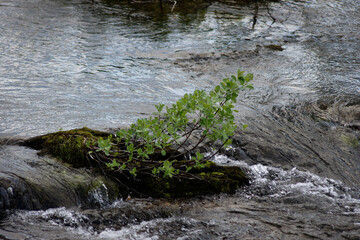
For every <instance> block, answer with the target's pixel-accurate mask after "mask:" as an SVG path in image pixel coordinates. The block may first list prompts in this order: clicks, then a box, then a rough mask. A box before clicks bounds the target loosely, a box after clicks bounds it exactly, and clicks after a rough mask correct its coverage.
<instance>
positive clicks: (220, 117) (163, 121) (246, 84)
mask: <svg viewBox="0 0 360 240" xmlns="http://www.w3.org/2000/svg"><path fill="white" fill-rule="evenodd" d="M252 79H253V75H252V74H247V75H245V74H244V72H242V71H240V70H238V72H237V75H236V76H235V75H232V76H231V77H230V78H225V79H223V81H222V82H221V83H220V84H219V85H217V86H216V87H215V88H214V89H213V90H212V91H210V92H205V91H204V90H195V91H194V92H193V93H190V94H185V95H184V96H183V97H182V98H180V99H179V100H178V101H177V102H176V103H174V104H172V106H171V107H169V106H165V105H164V104H159V105H155V108H156V110H157V113H155V114H154V116H153V117H149V118H145V119H138V120H137V122H136V123H134V124H132V125H131V126H130V128H129V129H123V130H120V131H118V132H117V133H116V135H115V136H114V138H113V137H112V136H111V135H110V136H109V137H108V138H106V139H102V138H100V139H99V140H98V142H97V143H92V144H93V147H94V148H96V152H103V153H104V154H105V155H106V156H107V157H109V156H110V157H112V161H108V162H107V163H106V164H107V166H108V167H109V168H111V169H112V170H114V171H120V172H122V171H127V172H129V173H130V174H132V175H133V176H134V177H135V176H136V175H137V173H138V172H141V171H142V170H144V169H149V167H148V164H149V163H151V164H152V167H151V168H152V170H151V174H152V175H153V176H161V175H160V173H163V175H162V177H164V178H167V177H169V178H172V177H173V176H174V175H177V174H179V173H187V172H189V171H191V170H192V169H201V168H203V167H204V166H205V163H206V161H208V160H209V159H210V158H211V157H213V156H214V155H215V154H216V153H217V152H218V151H219V150H220V149H221V148H225V147H227V146H229V145H230V144H231V142H232V141H231V137H232V136H233V134H234V132H235V130H236V129H237V126H236V124H235V123H234V115H233V112H237V111H236V110H234V109H233V108H234V104H235V103H236V101H237V97H238V95H239V92H240V91H241V90H245V89H253V85H252V84H250V81H251V80H252ZM244 126H246V125H244ZM215 141H220V142H221V144H220V146H221V147H219V149H218V150H217V151H215V153H214V154H212V155H209V156H208V157H204V155H203V154H202V153H201V152H200V150H199V148H200V146H203V145H204V144H207V143H213V142H215ZM90 145H91V144H90ZM89 154H92V152H90V153H89ZM186 156H190V158H187V159H188V160H186V164H185V165H184V164H183V163H182V164H180V165H179V164H178V163H177V160H182V162H183V160H184V159H186ZM143 165H147V166H146V167H145V166H143ZM142 167H143V168H142Z"/></svg>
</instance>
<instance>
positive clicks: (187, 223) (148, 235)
mask: <svg viewBox="0 0 360 240" xmlns="http://www.w3.org/2000/svg"><path fill="white" fill-rule="evenodd" d="M196 223H198V221H196V220H194V219H187V218H174V217H173V218H165V219H164V218H159V219H153V220H150V221H143V222H141V223H140V224H137V225H129V226H126V227H123V228H121V229H120V230H114V229H106V230H104V231H102V232H101V233H99V234H98V235H97V236H96V237H97V238H98V239H130V240H137V239H143V240H158V239H161V238H162V236H164V235H165V236H168V234H169V233H168V229H169V228H168V227H167V226H168V225H171V227H170V229H171V228H174V225H177V226H178V228H179V229H178V231H176V234H175V235H176V237H175V236H174V239H177V240H182V239H188V236H189V235H191V236H194V235H195V236H196V235H197V234H199V233H201V232H202V231H201V230H199V229H192V226H193V225H194V224H196ZM175 228H176V227H175ZM180 232H181V234H180ZM180 235H182V236H180ZM168 237H169V239H170V238H171V236H168Z"/></svg>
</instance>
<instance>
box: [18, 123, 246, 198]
mask: <svg viewBox="0 0 360 240" xmlns="http://www.w3.org/2000/svg"><path fill="white" fill-rule="evenodd" d="M109 135H110V134H109V133H105V132H100V131H95V130H92V129H89V128H81V129H74V130H70V131H60V132H56V133H50V134H47V135H43V136H38V137H34V138H31V139H28V140H26V141H25V142H24V143H23V145H25V146H28V147H32V148H35V149H38V150H40V152H39V153H40V154H49V155H51V156H54V157H56V158H58V159H60V160H61V161H63V162H65V163H67V164H71V165H72V166H74V167H92V168H93V169H94V170H95V171H98V172H102V173H103V174H105V175H106V176H107V177H109V178H112V179H113V180H114V181H115V182H117V183H118V187H119V188H117V187H114V186H112V187H111V191H114V189H115V190H116V191H117V193H119V194H120V195H123V196H127V195H128V194H130V195H132V196H142V197H148V196H151V197H167V198H173V197H193V196H197V195H204V194H214V193H220V192H224V193H234V192H235V191H236V189H238V188H239V187H241V186H243V185H244V184H247V183H248V179H247V177H246V176H245V174H244V173H243V172H242V170H241V169H240V168H238V167H226V166H217V165H215V164H214V163H213V162H211V161H208V162H207V163H206V164H204V166H203V167H202V168H198V169H196V168H192V169H191V170H190V171H185V166H186V164H188V162H189V161H186V160H184V158H181V157H180V158H179V160H178V161H176V162H175V163H174V164H177V165H178V168H180V169H181V166H182V167H183V168H184V169H183V170H184V171H181V172H180V174H177V175H174V176H173V177H172V178H169V177H163V176H162V175H161V174H158V175H157V176H154V175H153V174H152V172H151V171H152V169H153V168H154V167H155V166H156V164H157V163H156V161H148V162H143V163H142V165H141V166H138V167H137V168H138V170H137V174H136V176H134V175H133V174H131V173H130V172H129V171H127V170H124V171H113V170H111V169H110V168H108V167H107V166H106V163H109V162H111V161H112V160H113V159H115V160H116V161H118V162H121V161H124V162H125V161H127V160H128V159H126V158H124V159H119V158H118V156H111V155H110V156H105V155H104V154H103V153H100V152H99V153H97V154H95V156H96V157H94V155H93V154H92V155H91V154H89V151H93V153H94V152H96V151H95V149H92V147H91V146H95V145H92V144H90V145H89V142H93V143H96V142H97V141H98V139H99V138H107V137H108V136H109ZM114 141H115V140H114ZM113 145H114V146H115V147H121V145H119V144H116V143H115V142H114V143H113ZM157 161H160V162H161V159H157ZM100 182H103V181H100ZM100 185H102V184H100ZM91 187H92V188H93V189H96V184H95V183H94V184H92V185H91ZM117 189H120V190H119V191H118V190H117ZM88 191H91V189H88Z"/></svg>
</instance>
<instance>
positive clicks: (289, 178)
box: [213, 155, 360, 204]
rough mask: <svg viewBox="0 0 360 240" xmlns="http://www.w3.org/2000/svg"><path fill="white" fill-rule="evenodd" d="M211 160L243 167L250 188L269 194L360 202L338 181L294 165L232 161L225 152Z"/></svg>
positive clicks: (277, 196) (271, 195)
mask: <svg viewBox="0 0 360 240" xmlns="http://www.w3.org/2000/svg"><path fill="white" fill-rule="evenodd" d="M213 161H214V162H215V163H217V164H219V165H227V166H238V167H241V168H243V169H244V170H245V171H247V172H248V175H249V177H250V179H251V180H250V181H251V184H250V185H251V186H250V189H251V188H252V189H259V188H262V187H263V188H266V195H267V196H268V197H272V198H279V197H284V196H289V195H296V194H301V195H304V196H308V197H314V196H316V197H323V198H326V199H330V200H332V201H337V202H342V203H345V202H349V203H356V204H360V199H357V198H354V197H352V196H351V195H350V191H351V189H350V188H349V187H347V186H345V185H344V184H343V183H342V182H341V181H337V180H333V179H330V178H324V177H320V176H317V175H315V174H313V173H310V172H305V171H300V170H297V169H296V168H293V169H291V170H283V169H280V168H275V167H270V166H264V165H262V164H255V165H251V166H250V165H248V164H247V163H245V162H244V161H234V160H231V159H229V158H228V157H227V156H224V155H218V156H216V157H215V158H214V160H213ZM263 192H264V191H262V193H263Z"/></svg>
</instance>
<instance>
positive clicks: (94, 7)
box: [0, 0, 360, 239]
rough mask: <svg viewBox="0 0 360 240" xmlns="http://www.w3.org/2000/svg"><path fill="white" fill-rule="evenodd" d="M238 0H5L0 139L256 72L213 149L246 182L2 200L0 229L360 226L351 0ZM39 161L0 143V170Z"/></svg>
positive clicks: (308, 232) (359, 106) (45, 235)
mask: <svg viewBox="0 0 360 240" xmlns="http://www.w3.org/2000/svg"><path fill="white" fill-rule="evenodd" d="M247 2H249V1H240V2H238V1H224V2H213V3H209V2H198V3H193V2H186V3H181V2H178V3H177V4H176V5H175V7H174V11H173V12H171V8H172V7H173V4H164V6H163V8H159V7H158V6H157V4H153V3H149V4H135V3H134V4H127V3H126V2H120V1H118V2H117V1H105V0H104V1H95V4H92V3H91V1H85V0H84V1H77V0H71V1H61V0H56V1H55V0H46V1H45V0H30V1H21V0H11V1H10V0H9V1H6V0H2V1H0V19H1V21H0V54H1V55H0V137H1V138H9V137H10V138H17V137H30V136H35V135H39V134H44V133H48V132H52V131H57V130H59V129H72V128H78V127H83V126H88V127H91V128H96V129H108V128H112V127H120V126H126V125H128V124H129V123H132V122H133V121H134V120H135V119H137V118H139V117H146V116H149V114H151V113H152V112H153V111H155V109H154V107H153V105H154V104H156V103H158V102H163V103H166V104H170V103H173V102H174V101H176V99H178V98H179V97H181V96H182V95H183V94H184V93H186V92H191V91H193V90H194V89H198V88H203V89H211V88H212V87H213V86H214V85H215V84H216V83H218V82H219V80H221V78H223V77H225V76H227V75H229V74H232V73H234V72H235V71H236V70H237V69H238V68H241V69H243V70H245V71H247V72H252V73H254V75H255V80H254V86H255V90H254V91H251V92H246V93H244V95H243V96H241V98H240V99H239V103H240V104H239V105H238V106H236V107H237V108H238V109H239V110H241V111H240V113H239V115H238V116H237V117H238V119H239V121H241V122H245V123H246V124H248V125H249V126H250V127H249V130H248V132H247V133H245V134H244V136H240V137H239V140H238V141H235V142H236V145H235V146H234V149H232V150H229V151H230V153H228V154H227V155H228V157H225V156H218V157H217V158H216V159H215V160H216V161H217V162H218V163H220V164H233V165H240V166H241V167H243V168H244V169H245V170H246V171H247V172H248V174H249V175H250V176H251V179H252V184H251V186H249V187H247V188H245V189H240V190H239V191H238V193H237V194H235V195H233V196H228V195H218V196H211V197H203V198H198V199H188V200H173V201H167V200H153V199H132V200H130V201H118V202H115V203H113V204H111V205H106V206H103V208H102V209H86V210H84V209H81V208H72V209H70V208H64V207H62V208H55V209H48V210H43V211H20V210H19V211H14V212H7V213H6V214H5V216H3V217H0V219H1V218H2V221H1V222H0V239H359V238H360V237H359V236H360V196H359V184H360V146H359V141H360V132H359V131H360V57H359V53H360V14H359V13H360V2H359V1H351V0H342V1H338V0H304V1H296V0H287V1H285V0H284V1H274V2H265V3H264V2H257V3H247ZM250 2H251V1H250ZM231 151H233V153H231ZM42 161H43V160H41V159H39V158H38V156H37V155H36V153H35V151H33V150H29V149H24V148H22V147H16V146H1V147H0V164H1V165H0V177H1V176H2V175H4V174H5V175H6V174H10V173H11V174H13V173H14V174H17V175H18V176H24V174H25V172H29V171H32V170H31V169H33V167H34V166H35V165H37V164H39V163H42ZM11 162H13V163H14V164H9V163H11ZM22 163H23V164H24V167H22ZM35 163H36V164H35ZM53 167H54V166H53ZM52 169H56V167H54V168H52ZM54 171H55V170H54ZM34 179H35V180H36V179H37V178H34ZM34 179H31V180H32V181H34ZM39 181H40V182H41V181H50V177H49V179H48V178H46V180H44V179H43V180H41V179H39ZM94 196H95V197H98V198H99V201H100V202H101V201H103V200H104V198H105V197H106V196H104V195H101V194H98V195H94Z"/></svg>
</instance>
